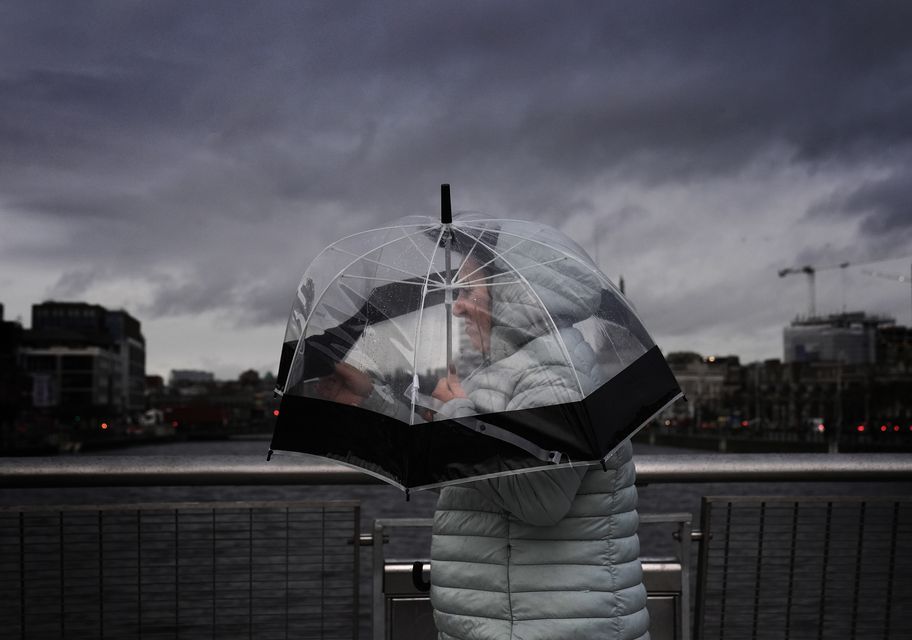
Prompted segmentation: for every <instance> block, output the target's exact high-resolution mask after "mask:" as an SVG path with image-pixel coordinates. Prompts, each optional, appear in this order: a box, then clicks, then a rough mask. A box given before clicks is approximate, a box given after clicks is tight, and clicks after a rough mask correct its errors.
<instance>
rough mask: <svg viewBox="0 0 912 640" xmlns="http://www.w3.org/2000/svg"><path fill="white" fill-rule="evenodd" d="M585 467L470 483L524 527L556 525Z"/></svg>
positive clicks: (578, 485)
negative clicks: (521, 522) (523, 523)
mask: <svg viewBox="0 0 912 640" xmlns="http://www.w3.org/2000/svg"><path fill="white" fill-rule="evenodd" d="M586 471H587V467H585V466H582V465H581V466H578V467H564V468H561V469H551V470H549V471H533V472H531V473H520V474H514V475H509V476H501V477H499V478H491V479H488V480H480V481H478V482H474V483H472V486H473V487H474V488H475V489H477V490H478V491H479V492H480V493H482V494H483V495H484V496H485V497H486V498H487V499H488V500H490V501H491V502H492V503H494V504H495V505H497V506H498V507H499V508H501V509H504V510H505V511H507V512H509V513H510V515H512V516H513V517H515V518H516V519H518V520H521V521H523V522H525V523H527V524H532V525H537V526H550V525H554V524H557V523H558V522H560V520H562V519H563V517H564V516H565V515H567V512H568V511H569V510H570V505H571V504H572V503H573V498H574V497H575V496H576V492H577V491H578V490H579V487H580V483H581V482H582V479H583V476H584V475H586Z"/></svg>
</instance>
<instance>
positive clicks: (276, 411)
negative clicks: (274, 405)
mask: <svg viewBox="0 0 912 640" xmlns="http://www.w3.org/2000/svg"><path fill="white" fill-rule="evenodd" d="M272 415H274V416H276V417H278V415H279V410H278V409H276V410H275V411H273V412H272Z"/></svg>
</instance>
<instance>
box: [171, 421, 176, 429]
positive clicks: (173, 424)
mask: <svg viewBox="0 0 912 640" xmlns="http://www.w3.org/2000/svg"><path fill="white" fill-rule="evenodd" d="M171 426H172V427H174V428H175V429H177V420H175V421H174V422H172V423H171Z"/></svg>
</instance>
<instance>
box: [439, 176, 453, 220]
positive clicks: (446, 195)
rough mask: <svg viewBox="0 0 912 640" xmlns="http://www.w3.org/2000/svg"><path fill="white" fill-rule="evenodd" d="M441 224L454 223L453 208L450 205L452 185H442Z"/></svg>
mask: <svg viewBox="0 0 912 640" xmlns="http://www.w3.org/2000/svg"><path fill="white" fill-rule="evenodd" d="M440 222H442V223H443V224H451V223H452V222H453V207H452V205H451V204H450V185H448V184H442V185H440Z"/></svg>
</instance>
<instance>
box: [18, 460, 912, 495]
mask: <svg viewBox="0 0 912 640" xmlns="http://www.w3.org/2000/svg"><path fill="white" fill-rule="evenodd" d="M282 458H283V456H277V457H276V458H273V460H272V461H271V462H268V463H267V462H266V460H265V459H263V460H255V459H254V460H249V459H247V458H243V457H240V456H193V457H189V456H187V457H174V456H129V457H128V456H124V457H117V456H82V455H80V456H78V457H66V456H58V457H36V458H0V487H16V488H28V487H112V486H116V487H126V486H213V485H244V486H248V485H319V484H331V485H371V484H383V482H382V481H381V480H379V479H377V478H375V477H373V476H370V475H368V474H366V473H362V472H360V471H357V470H355V469H352V468H350V467H345V466H343V465H340V464H330V463H326V464H316V463H304V462H301V461H298V460H295V459H293V458H290V457H284V458H285V459H282ZM634 461H635V463H636V472H637V482H638V483H639V484H652V483H695V482H801V481H808V482H836V481H858V480H877V481H882V480H910V479H912V454H904V453H880V454H851V453H847V454H827V453H809V454H751V453H745V454H698V455H692V454H689V453H688V454H687V455H686V456H685V455H644V456H637V457H635V458H634Z"/></svg>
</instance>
